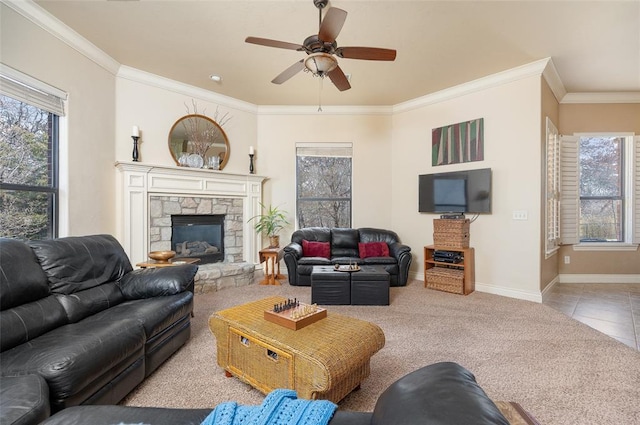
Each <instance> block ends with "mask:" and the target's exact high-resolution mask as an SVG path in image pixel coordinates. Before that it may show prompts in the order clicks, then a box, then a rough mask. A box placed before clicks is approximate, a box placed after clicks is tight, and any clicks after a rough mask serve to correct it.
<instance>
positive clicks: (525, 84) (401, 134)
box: [391, 76, 541, 299]
mask: <svg viewBox="0 0 640 425" xmlns="http://www.w3.org/2000/svg"><path fill="white" fill-rule="evenodd" d="M540 96H541V94H540V77H539V76H537V77H528V78H524V79H522V80H518V81H516V82H512V83H508V84H503V85H500V86H497V87H491V88H487V89H483V90H479V91H476V92H474V93H471V94H467V95H464V96H460V97H457V98H455V99H450V100H446V101H443V102H438V103H435V104H432V105H426V106H423V107H420V108H416V109H412V110H409V111H406V112H398V113H395V114H394V116H393V157H392V166H391V181H392V184H393V189H394V191H393V197H392V202H391V208H392V221H391V227H392V228H393V229H394V230H396V231H397V232H398V233H399V234H400V235H402V237H403V240H404V241H405V242H406V243H407V244H408V245H410V246H411V247H412V248H413V252H414V263H413V265H412V270H413V271H415V272H416V273H417V274H418V277H419V278H420V279H421V278H422V273H423V271H424V265H423V261H424V257H423V252H422V251H423V246H425V245H429V244H431V243H433V237H432V234H433V219H434V218H437V217H438V216H437V215H435V214H421V213H418V205H417V199H418V192H417V191H418V175H419V174H426V173H432V172H444V171H454V170H459V169H472V168H486V167H490V168H491V169H492V177H493V181H492V213H491V214H483V215H480V217H479V218H478V219H477V220H476V221H475V222H473V223H472V224H471V236H470V243H471V246H473V247H474V248H475V263H476V288H477V289H481V290H483V291H486V292H496V293H502V294H505V295H507V294H509V295H513V296H517V297H522V298H528V297H530V296H532V299H533V295H534V294H537V295H539V293H540V292H539V290H540V260H539V258H540V197H539V196H538V195H537V194H539V193H540V190H541V182H540V160H541V159H540V158H541V151H540V102H541V100H540ZM475 118H484V138H485V160H484V161H481V162H471V163H466V164H456V165H447V166H437V167H432V166H431V130H432V129H433V128H436V127H440V126H444V125H448V124H454V123H457V122H461V121H466V120H471V119H475ZM532 195H533V196H532ZM515 210H524V211H527V214H528V220H526V221H515V220H513V219H512V216H513V211H515Z"/></svg>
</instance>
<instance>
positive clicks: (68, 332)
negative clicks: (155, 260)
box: [0, 235, 198, 424]
mask: <svg viewBox="0 0 640 425" xmlns="http://www.w3.org/2000/svg"><path fill="white" fill-rule="evenodd" d="M197 269H198V268H197V266H193V265H185V266H176V267H167V268H157V269H140V270H135V271H134V270H133V269H132V267H131V263H130V262H129V259H128V258H127V256H126V254H125V252H124V250H123V249H122V247H121V246H120V244H119V243H118V241H116V240H115V239H114V238H113V237H111V236H109V235H93V236H83V237H68V238H60V239H56V240H48V241H37V242H30V243H28V244H27V243H23V242H20V241H18V240H14V239H0V374H1V376H0V380H1V384H0V396H1V397H0V423H2V424H32V423H33V424H37V423H39V422H40V421H42V420H43V419H45V418H46V417H48V416H49V414H50V413H52V412H56V411H59V410H61V409H64V408H67V407H69V406H75V405H80V404H115V403H117V402H119V401H120V400H121V399H122V398H124V396H125V395H127V393H129V392H130V391H131V390H132V389H133V388H134V387H135V386H136V385H138V384H139V383H140V382H142V381H143V380H144V379H145V377H147V376H148V375H149V374H150V373H151V372H153V371H154V370H155V369H156V368H157V367H158V366H159V365H160V364H162V362H164V361H165V360H166V359H167V358H168V357H169V356H170V355H171V354H172V353H174V352H175V351H176V350H177V349H178V348H180V347H181V346H182V345H183V344H184V343H185V342H186V341H187V340H188V339H189V337H190V332H191V328H190V325H191V312H192V310H193V281H194V276H195V274H196V272H197Z"/></svg>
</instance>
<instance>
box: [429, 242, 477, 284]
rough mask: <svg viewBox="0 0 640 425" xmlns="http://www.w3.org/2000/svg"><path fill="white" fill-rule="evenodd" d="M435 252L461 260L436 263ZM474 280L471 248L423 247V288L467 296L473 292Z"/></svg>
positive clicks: (472, 251)
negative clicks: (460, 257)
mask: <svg viewBox="0 0 640 425" xmlns="http://www.w3.org/2000/svg"><path fill="white" fill-rule="evenodd" d="M435 251H448V252H451V253H454V254H457V255H460V256H462V260H461V261H460V262H459V263H449V262H444V261H437V260H435V259H434V258H433V257H434V255H433V254H434V252H435ZM475 280H476V279H475V264H474V249H473V248H450V247H446V246H437V247H436V246H434V245H428V246H425V247H424V286H425V288H430V289H437V290H439V291H446V292H452V293H454V294H461V295H468V294H470V293H472V292H473V291H474V290H475V286H476V282H475Z"/></svg>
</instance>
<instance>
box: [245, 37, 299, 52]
mask: <svg viewBox="0 0 640 425" xmlns="http://www.w3.org/2000/svg"><path fill="white" fill-rule="evenodd" d="M244 41H245V42H246V43H251V44H258V45H260V46H268V47H277V48H279V49H289V50H300V51H302V50H304V47H302V46H301V45H300V44H295V43H287V42H286V41H278V40H271V39H269V38H260V37H247V38H246V39H245V40H244Z"/></svg>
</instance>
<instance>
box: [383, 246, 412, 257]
mask: <svg viewBox="0 0 640 425" xmlns="http://www.w3.org/2000/svg"><path fill="white" fill-rule="evenodd" d="M388 245H389V255H391V256H392V257H394V258H395V259H396V260H399V259H400V257H402V255H406V254H409V255H411V247H409V245H404V244H401V243H399V242H396V243H391V244H388Z"/></svg>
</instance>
